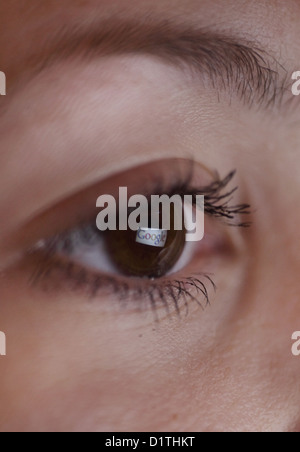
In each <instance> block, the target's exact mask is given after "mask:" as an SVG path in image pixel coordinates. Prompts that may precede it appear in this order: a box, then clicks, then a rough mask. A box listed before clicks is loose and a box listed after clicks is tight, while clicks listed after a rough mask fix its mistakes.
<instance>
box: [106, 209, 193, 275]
mask: <svg viewBox="0 0 300 452" xmlns="http://www.w3.org/2000/svg"><path fill="white" fill-rule="evenodd" d="M150 227H151V225H150V221H149V224H148V228H150ZM106 234H107V235H106V240H105V243H106V247H107V252H108V254H109V256H110V259H111V260H112V262H113V263H114V265H115V266H116V267H117V268H118V270H119V271H120V272H121V273H122V274H123V275H126V276H136V277H144V278H160V277H162V276H165V275H166V274H167V273H168V272H169V271H170V270H172V268H173V267H174V266H175V264H176V263H177V262H178V260H179V259H180V256H181V255H182V252H183V250H184V246H185V234H186V231H185V230H184V229H183V230H182V231H175V230H174V221H173V214H172V213H171V230H170V231H167V240H166V242H165V245H164V246H163V247H155V246H152V245H151V246H150V245H149V244H148V245H147V244H144V243H142V244H141V243H138V242H137V232H136V231H131V230H128V231H110V232H107V233H106ZM147 234H149V235H150V236H151V239H149V235H147ZM154 234H155V233H152V232H151V230H149V231H148V230H143V232H142V231H140V234H139V236H140V237H142V238H143V237H144V236H146V238H148V239H149V240H146V243H150V242H151V240H152V239H154V238H155V236H154ZM159 235H160V234H159V233H157V240H159ZM160 243H161V245H162V244H163V242H160Z"/></svg>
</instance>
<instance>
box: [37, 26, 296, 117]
mask: <svg viewBox="0 0 300 452" xmlns="http://www.w3.org/2000/svg"><path fill="white" fill-rule="evenodd" d="M52 45H53V52H50V55H49V56H47V57H46V58H43V57H41V58H40V61H39V63H40V69H45V67H47V65H48V64H49V63H53V61H54V60H55V59H56V58H64V59H67V58H68V57H71V56H73V55H76V54H78V55H81V56H82V57H84V58H93V57H95V54H96V55H99V56H109V55H124V54H145V55H151V56H154V57H157V58H160V59H161V60H163V61H164V62H167V63H169V64H172V65H175V66H177V67H180V68H181V69H183V70H186V69H188V70H189V73H191V72H192V74H193V75H196V76H197V77H198V79H199V80H202V81H203V83H204V84H206V83H210V84H211V85H212V86H213V88H215V89H216V90H218V91H221V90H222V91H224V90H225V91H226V92H228V93H229V94H230V96H234V95H236V96H238V97H239V98H240V99H241V100H242V101H243V102H244V103H245V104H247V105H249V106H250V107H251V106H253V105H254V104H255V105H257V106H258V107H261V106H263V107H267V108H268V107H270V106H271V107H273V106H274V105H281V103H282V99H283V97H284V94H285V93H286V92H287V91H288V92H289V87H290V85H289V83H288V82H289V79H288V73H287V71H286V70H285V69H284V68H283V66H282V65H281V64H280V63H279V62H278V61H277V60H276V59H275V58H274V57H272V56H270V55H269V54H268V53H267V52H266V51H264V50H262V49H260V46H258V45H257V44H256V43H254V42H251V41H248V40H247V41H246V40H245V39H244V38H241V37H234V36H228V35H226V34H224V33H222V34H221V33H217V32H213V31H210V30H205V29H201V28H193V27H192V26H191V25H189V26H188V25H185V24H176V23H173V22H170V21H162V22H160V23H157V22H154V21H152V22H151V21H150V20H149V22H147V21H144V22H135V21H119V20H116V19H113V20H111V19H109V20H107V21H102V22H101V23H100V24H97V23H96V22H95V24H93V25H92V26H90V28H89V29H88V30H86V29H84V27H83V28H82V29H76V30H72V31H71V33H69V32H68V31H66V30H60V31H58V32H57V33H56V36H55V39H54V41H53V44H52ZM199 75H200V77H199Z"/></svg>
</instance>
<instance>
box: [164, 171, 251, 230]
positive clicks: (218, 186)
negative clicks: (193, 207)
mask: <svg viewBox="0 0 300 452" xmlns="http://www.w3.org/2000/svg"><path fill="white" fill-rule="evenodd" d="M192 172H193V167H192V168H191V170H190V172H189V173H188V176H187V178H186V179H184V181H183V182H182V183H180V184H178V183H176V184H174V186H173V187H172V188H171V192H170V194H169V195H170V196H171V195H174V194H181V195H182V196H184V195H191V196H192V197H193V201H194V203H196V197H197V195H204V212H205V213H206V214H207V215H209V216H212V217H215V218H221V219H223V220H225V223H226V224H227V225H229V226H238V227H245V228H247V227H249V226H251V222H245V221H244V222H234V221H233V220H234V219H235V218H236V217H240V216H242V215H250V214H251V206H250V204H232V205H231V204H230V203H231V201H232V199H233V194H234V193H235V192H236V191H237V190H238V187H234V188H233V189H231V190H228V191H227V192H225V193H224V192H223V191H224V190H225V188H226V187H228V185H229V184H230V182H231V181H232V180H233V178H234V176H235V175H236V170H233V171H231V172H230V173H229V174H228V175H227V176H226V177H224V178H223V179H220V178H218V179H217V180H214V181H213V182H212V183H211V184H209V185H208V186H206V187H199V188H192V187H191V186H190V180H191V178H192Z"/></svg>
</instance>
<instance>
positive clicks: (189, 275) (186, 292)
mask: <svg viewBox="0 0 300 452" xmlns="http://www.w3.org/2000/svg"><path fill="white" fill-rule="evenodd" d="M170 168H172V170H170ZM139 175H142V176H139ZM145 175H146V179H145ZM233 178H234V172H232V173H230V174H229V175H228V176H226V177H224V178H221V177H218V176H217V175H216V174H213V175H211V174H208V173H207V172H206V171H205V170H203V169H202V168H200V167H199V165H197V164H196V163H195V162H192V161H189V160H184V159H182V160H180V161H179V160H175V159H174V160H166V161H161V162H154V163H152V164H148V165H145V166H143V167H138V168H134V169H132V170H129V171H128V172H125V174H121V175H117V176H115V177H112V178H110V179H109V180H108V181H105V183H104V184H102V186H101V187H97V189H94V188H93V189H92V190H88V193H87V195H85V196H83V197H82V196H80V198H79V199H80V203H83V199H87V198H88V200H89V204H90V205H91V204H92V201H91V199H93V200H94V201H95V199H96V198H97V196H98V194H99V191H101V192H102V191H103V190H104V191H105V190H107V191H109V192H110V193H114V194H117V188H118V185H119V186H123V185H127V186H128V189H129V191H130V192H132V193H142V192H144V193H145V195H146V196H147V197H149V196H152V195H153V194H157V195H162V194H163V193H164V194H167V195H168V196H170V197H172V196H174V195H177V196H180V198H182V199H183V198H184V197H185V196H188V195H189V196H190V199H191V200H192V202H191V203H190V204H189V205H187V206H185V208H184V211H183V217H184V218H185V215H187V214H190V216H193V217H196V218H197V215H196V213H197V209H200V207H199V206H197V203H196V199H197V196H198V195H203V196H204V208H203V210H204V213H205V216H206V218H205V233H204V238H203V239H202V240H201V241H199V242H188V241H187V240H186V237H187V231H186V229H185V227H183V228H182V229H180V230H175V228H174V226H173V221H172V220H173V219H174V218H173V217H174V211H172V210H171V217H172V218H171V225H172V226H171V228H170V230H169V231H166V230H164V229H162V228H161V229H156V230H153V229H151V225H150V222H149V224H145V225H144V227H143V228H139V229H138V230H130V229H126V230H120V229H118V228H116V230H107V231H105V232H101V231H99V229H98V228H97V226H96V211H95V210H94V211H93V214H92V215H91V214H90V215H89V216H88V219H84V218H82V219H81V221H79V223H78V224H77V225H76V224H75V225H72V222H71V221H70V227H67V228H65V230H63V231H59V232H57V233H56V234H54V235H51V234H48V235H49V236H48V237H46V238H41V239H40V240H39V241H38V242H37V243H36V244H35V245H34V246H33V247H32V248H31V249H30V251H29V255H30V256H31V259H33V260H34V261H35V263H36V264H35V265H36V266H35V270H34V272H33V276H32V278H31V280H32V281H33V282H34V284H38V285H40V286H42V287H44V288H47V289H49V288H50V289H51V288H52V289H53V288H54V287H55V290H57V289H59V290H70V291H81V292H82V291H83V292H84V293H85V294H86V296H87V298H88V299H89V300H97V299H98V298H99V297H100V296H101V294H103V293H105V295H108V297H110V296H113V298H116V297H117V298H118V300H119V302H120V303H121V304H126V306H127V307H128V308H129V309H133V310H136V309H138V310H140V309H149V308H150V309H151V310H152V311H153V312H154V314H155V317H156V319H158V318H159V314H158V313H159V312H160V309H163V310H165V311H167V313H171V312H176V313H177V315H181V314H182V312H186V313H187V312H188V311H189V307H190V305H191V303H192V304H194V305H196V306H197V307H199V308H200V309H204V308H205V307H206V306H207V305H208V304H209V303H210V302H211V297H213V296H215V291H216V289H217V283H216V282H215V276H216V275H215V272H216V271H217V267H218V266H219V265H220V262H221V263H223V264H224V265H225V263H226V261H227V260H230V259H231V258H232V254H234V252H235V250H234V246H233V240H231V239H230V232H228V231H230V230H231V229H233V228H232V226H248V223H247V222H246V221H245V218H244V215H248V214H249V205H247V204H242V203H236V204H235V203H234V199H233V196H234V194H235V192H236V190H237V189H236V188H235V187H234V186H232V183H233V181H232V180H233ZM96 193H97V195H96ZM95 195H96V196H95ZM72 203H73V204H75V205H76V206H77V209H78V210H84V208H83V205H84V204H83V205H81V204H79V205H78V202H76V200H73V201H71V204H72ZM186 209H188V210H189V212H186ZM92 210H93V209H92ZM60 211H61V209H60ZM127 213H128V212H127ZM118 215H119V213H118ZM149 218H150V212H149ZM237 229H238V228H237ZM216 261H217V262H218V264H216Z"/></svg>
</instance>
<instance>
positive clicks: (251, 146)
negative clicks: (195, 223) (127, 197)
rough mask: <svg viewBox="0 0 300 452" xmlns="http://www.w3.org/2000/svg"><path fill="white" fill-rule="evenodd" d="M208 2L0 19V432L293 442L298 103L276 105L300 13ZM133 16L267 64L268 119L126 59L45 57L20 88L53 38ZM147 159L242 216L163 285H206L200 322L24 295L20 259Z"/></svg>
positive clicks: (100, 300) (293, 57) (16, 11)
mask: <svg viewBox="0 0 300 452" xmlns="http://www.w3.org/2000/svg"><path fill="white" fill-rule="evenodd" d="M125 3H126V5H125ZM224 3H225V2H224V1H222V0H214V1H211V0H207V1H206V0H188V1H186V0H184V1H183V0H172V1H171V0H162V1H159V2H157V1H154V0H134V1H131V2H130V7H129V6H128V2H122V1H121V0H116V1H114V2H111V1H106V0H98V1H96V0H86V1H79V0H75V1H74V0H72V1H71V0H63V1H60V2H54V1H50V0H47V1H44V2H40V1H37V0H27V1H26V2H22V5H21V2H19V1H17V0H11V1H9V2H3V3H2V5H1V6H0V71H4V72H5V73H6V76H7V81H8V86H7V95H6V97H0V106H1V113H2V117H1V124H0V146H1V150H0V212H1V228H0V268H1V273H0V330H1V331H3V332H5V334H6V339H7V356H6V357H0V405H1V410H0V430H1V431H125V432H126V431H129V432H130V431H136V432H139V431H153V432H159V431H172V432H182V431H187V432H190V431H209V432H211V431H213V432H214V431H222V432H223V431H250V432H253V431H263V432H273V431H283V432H291V431H299V430H300V409H299V407H300V391H299V382H298V380H299V376H298V375H299V368H300V360H299V359H300V358H299V357H298V358H297V357H295V356H293V355H292V353H291V346H292V341H291V337H292V334H293V332H295V331H299V330H300V303H299V302H300V298H299V293H300V280H299V271H300V259H299V225H300V211H299V209H298V208H297V206H298V205H299V196H300V156H299V155H300V154H299V152H298V148H300V121H299V117H300V116H299V114H300V97H296V96H293V94H292V90H291V85H292V83H293V82H292V73H293V72H294V71H297V70H298V71H299V70H300V40H299V29H300V5H299V2H298V1H293V0H285V1H283V0H281V1H279V0H277V1H275V0H271V1H270V0H259V1H255V2H253V1H250V0H249V1H247V0H245V1H242V0H241V1H239V0H228V1H226V6H225V5H224ZM149 14H150V15H151V23H152V24H155V23H156V22H158V21H161V20H164V19H165V20H171V19H172V20H177V21H179V22H184V23H185V25H186V27H189V26H191V27H192V26H194V25H195V24H197V27H199V28H205V29H206V30H211V31H213V32H216V31H217V32H218V33H219V32H220V33H225V34H228V33H230V34H234V36H237V37H239V38H243V39H245V40H247V41H251V42H255V43H256V44H257V46H258V47H259V48H260V49H263V51H265V52H267V53H268V55H271V57H272V59H276V61H278V62H279V65H278V66H277V69H278V71H279V72H280V74H281V75H280V76H281V77H282V76H283V72H282V70H281V69H279V67H280V65H282V66H283V67H284V69H285V71H284V73H285V74H287V84H286V85H285V87H286V90H285V93H284V96H283V99H282V102H281V103H276V105H274V106H272V105H271V106H269V107H267V106H265V105H264V106H258V101H257V99H256V100H255V101H254V102H253V103H252V106H249V105H246V103H245V102H243V101H242V100H241V99H239V98H238V96H236V95H235V94H234V88H233V91H231V93H228V92H226V90H225V91H223V90H222V91H221V93H219V92H218V93H217V89H218V88H217V87H215V88H214V87H213V86H212V85H211V84H210V83H209V82H208V83H203V81H202V82H201V81H199V80H198V75H197V76H193V77H190V76H189V75H187V74H186V72H185V71H182V70H180V69H179V68H178V67H175V66H174V65H171V64H170V63H168V62H167V61H163V59H159V58H155V56H153V55H145V54H143V52H140V53H139V54H135V53H134V52H133V53H130V54H113V55H110V54H109V55H106V56H104V55H101V54H99V55H95V56H92V57H91V58H90V59H88V60H84V59H83V58H81V57H80V56H78V57H77V56H76V55H75V56H74V57H71V58H68V57H62V58H59V59H57V60H56V59H54V60H53V61H52V62H51V64H49V67H48V68H47V70H44V71H42V72H39V73H38V74H37V72H35V71H34V68H33V67H34V64H35V63H33V61H34V60H35V57H33V56H32V55H33V54H35V55H39V56H38V57H37V60H38V58H44V57H46V56H47V55H51V52H52V51H53V50H52V45H53V42H52V41H51V36H52V35H53V39H54V38H55V36H56V34H57V33H58V30H61V29H65V28H69V29H71V30H72V29H74V28H75V27H76V26H78V25H79V26H80V27H81V26H82V27H83V29H84V28H85V27H87V28H89V26H90V24H91V23H93V21H95V20H98V19H101V18H105V19H109V18H110V17H111V16H113V17H114V18H116V17H120V18H122V20H125V21H130V20H131V19H132V18H134V19H135V20H136V21H139V20H141V21H146V22H147V20H148V21H150V16H149ZM145 18H146V19H145ZM179 19H180V20H179ZM83 34H84V31H83ZM45 35H47V36H49V37H50V38H49V41H47V45H45V46H44V45H43V43H44V37H45ZM206 77H207V76H206ZM199 78H200V76H199ZM288 81H290V84H289V83H288ZM289 85H290V89H289ZM2 108H3V112H2ZM162 158H165V159H174V158H192V159H194V160H195V161H196V162H197V164H198V165H200V166H201V168H206V169H208V172H210V171H215V170H217V171H218V172H219V173H220V174H221V175H222V176H225V175H226V174H227V173H228V172H229V171H231V170H233V169H236V170H237V175H236V177H235V184H236V185H238V186H239V191H238V192H237V194H236V202H237V203H240V202H242V203H243V202H246V203H249V204H251V211H252V213H251V222H252V226H251V228H249V229H247V230H241V229H239V228H230V227H227V226H225V225H218V226H216V227H215V226H214V223H215V221H217V220H214V219H213V220H209V221H210V222H211V223H212V226H211V229H210V231H207V232H210V235H212V236H213V234H214V231H215V230H216V231H225V232H224V237H225V236H226V237H227V235H228V237H227V238H224V240H229V241H230V243H231V245H230V247H229V248H230V251H229V255H228V254H226V255H225V254H222V253H219V252H218V251H217V250H213V251H212V253H211V255H210V256H209V257H208V258H207V259H204V258H201V253H200V256H199V257H197V258H194V260H193V263H190V264H189V265H190V267H189V268H188V269H181V270H180V272H179V273H180V274H181V275H185V276H186V275H188V274H189V272H190V271H192V272H194V271H196V270H195V267H196V268H198V269H199V270H200V271H201V270H202V271H208V272H210V273H213V274H214V275H215V279H214V281H215V283H216V285H217V287H218V289H217V292H216V294H214V293H213V291H212V290H211V289H209V290H210V292H211V305H210V306H209V307H207V308H206V309H205V310H204V311H203V312H202V310H201V309H199V307H198V306H197V305H196V304H195V303H194V304H193V303H190V306H189V313H188V315H187V316H185V315H182V316H181V318H178V316H177V315H176V313H175V312H174V309H171V313H170V315H169V316H168V315H167V314H166V312H165V311H164V310H163V308H159V313H158V314H159V318H160V321H159V322H156V321H155V318H154V317H155V316H154V315H153V312H152V310H151V308H150V307H148V308H145V309H142V310H139V309H137V308H136V307H137V303H136V301H135V303H134V304H133V305H132V306H131V305H130V303H129V302H128V306H127V307H126V308H125V309H122V307H120V302H119V300H118V299H117V297H116V295H115V294H113V293H110V292H109V290H108V289H104V290H100V291H98V292H97V296H96V297H95V299H94V300H93V302H92V303H91V302H89V300H88V299H87V297H86V294H85V292H84V291H83V290H81V291H80V290H79V291H70V290H68V289H66V288H65V287H62V282H61V280H60V282H59V283H58V282H56V281H55V280H54V281H53V282H52V286H56V289H55V290H53V289H51V290H45V288H44V287H42V285H39V284H38V285H31V284H29V280H30V277H31V273H32V268H33V266H34V264H33V263H32V258H31V257H30V256H28V255H27V253H26V251H27V250H28V248H30V247H32V246H34V245H35V244H36V243H37V242H38V241H39V240H41V239H42V238H43V237H44V236H45V235H48V236H51V234H55V233H57V232H59V231H60V229H67V228H68V227H72V226H73V225H74V224H75V223H76V215H78V212H79V211H80V212H83V211H84V210H85V209H87V207H86V204H85V202H84V200H81V192H83V191H85V190H86V188H87V187H92V186H97V187H99V188H100V187H101V192H102V190H104V189H103V187H102V185H101V184H102V183H103V181H104V180H105V179H107V178H108V177H110V178H112V179H111V180H112V181H113V182H112V186H113V187H114V186H115V185H116V186H117V185H118V179H117V180H116V174H117V173H118V174H119V173H124V172H125V171H127V170H130V171H133V173H132V172H131V173H130V174H131V177H129V179H132V175H133V174H134V170H132V168H134V167H136V166H141V165H145V164H148V163H151V162H153V161H156V160H159V159H162ZM144 168H146V169H145V170H144V171H145V172H147V166H145V167H144ZM149 171H150V170H149ZM168 171H172V166H171V165H170V166H169V169H168ZM203 171H206V170H203ZM149 177H151V176H149ZM153 177H154V176H153ZM169 177H172V173H171V174H170V176H169ZM114 178H115V179H114ZM75 194H76V195H78V199H77V202H76V203H74V202H73V201H72V199H73V195H75ZM99 194H100V193H98V192H97V190H95V196H94V195H93V197H92V198H91V199H89V200H88V202H89V203H90V204H91V205H95V202H96V199H97V197H98V196H99ZM61 202H63V203H64V204H63V206H64V208H63V209H62V208H60V207H59V206H61ZM41 213H43V216H42V218H41V216H40V214H41ZM82 215H83V214H82ZM209 224H210V223H209ZM222 237H223V236H222ZM222 240H223V239H222ZM197 259H198V261H197ZM177 277H179V276H177ZM61 279H63V278H61Z"/></svg>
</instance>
